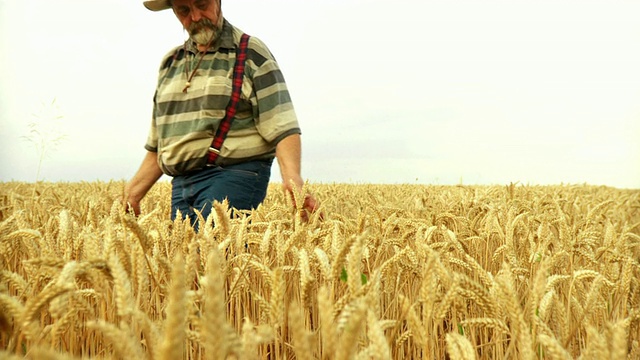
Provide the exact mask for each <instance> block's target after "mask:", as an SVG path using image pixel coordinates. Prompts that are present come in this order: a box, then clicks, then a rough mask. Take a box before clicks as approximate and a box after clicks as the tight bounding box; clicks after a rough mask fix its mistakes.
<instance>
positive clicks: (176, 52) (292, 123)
mask: <svg viewBox="0 0 640 360" xmlns="http://www.w3.org/2000/svg"><path fill="white" fill-rule="evenodd" d="M241 36H242V31H240V30H239V29H238V28H236V27H234V26H233V25H231V24H230V23H229V22H227V21H226V20H224V25H223V29H222V33H221V35H220V37H219V38H218V39H217V40H216V41H215V42H214V44H213V45H212V46H211V47H210V49H209V51H208V52H207V53H206V54H205V56H204V58H203V59H202V62H201V63H200V66H199V67H198V69H197V70H196V73H195V76H193V78H192V80H191V82H190V83H191V85H190V87H189V88H188V91H187V92H186V93H184V92H183V91H182V90H183V89H184V87H185V84H186V82H187V77H188V75H187V74H186V71H185V64H188V65H187V69H188V70H189V75H191V72H192V71H193V69H194V68H195V66H196V64H197V62H198V60H199V59H200V54H199V53H198V50H197V49H196V47H195V45H194V44H193V43H192V42H189V43H188V45H187V46H186V51H185V48H184V46H179V47H176V48H174V49H173V50H171V51H170V52H169V53H168V54H167V55H166V56H165V57H164V59H163V60H162V64H161V67H160V72H159V76H158V85H157V88H156V93H155V96H154V101H153V119H152V124H151V130H150V131H149V136H148V138H147V142H146V144H145V149H147V150H148V151H151V152H157V153H158V164H159V165H160V168H161V169H162V171H163V172H164V173H165V174H167V175H170V176H176V175H182V174H185V173H188V172H191V171H194V170H198V169H201V168H203V167H204V166H205V164H206V157H207V150H208V148H209V145H210V144H211V141H212V140H213V137H214V135H215V132H216V129H217V127H218V125H219V124H220V121H221V120H222V118H224V114H225V108H226V106H227V104H228V102H229V98H230V96H231V87H232V86H231V83H232V77H233V66H234V64H235V58H236V52H235V51H236V50H235V49H236V48H237V47H238V45H239V43H240V37H241ZM299 133H300V127H299V125H298V120H297V117H296V114H295V111H294V108H293V104H292V103H291V98H290V96H289V91H288V89H287V86H286V84H285V81H284V77H283V76H282V73H281V71H280V68H279V67H278V64H277V62H276V61H275V59H274V57H273V55H272V54H271V52H270V51H269V49H268V48H267V47H266V45H265V44H264V43H263V42H262V41H260V40H259V39H257V38H255V37H251V38H250V40H249V45H248V49H247V60H246V64H245V72H244V79H243V84H242V95H241V99H240V102H239V105H238V111H237V113H236V116H235V119H234V120H233V123H232V125H231V129H230V130H229V133H228V135H227V138H226V140H225V141H224V143H223V145H222V149H220V150H221V151H220V156H219V157H218V160H217V161H216V164H218V165H230V164H236V163H241V162H244V161H249V160H260V159H264V160H270V159H273V158H274V157H275V148H276V145H277V143H278V142H279V141H280V140H282V139H283V138H285V137H287V136H289V135H292V134H299Z"/></svg>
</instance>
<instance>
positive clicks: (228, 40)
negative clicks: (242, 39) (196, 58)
mask: <svg viewBox="0 0 640 360" xmlns="http://www.w3.org/2000/svg"><path fill="white" fill-rule="evenodd" d="M235 48H236V43H235V41H234V39H233V26H232V25H231V24H230V23H229V22H228V21H227V19H223V22H222V32H221V33H220V36H218V38H217V39H216V40H215V41H214V42H213V44H211V46H210V47H209V50H207V52H209V53H213V52H217V51H218V50H219V49H235ZM187 51H189V52H192V53H194V54H197V53H198V52H199V51H198V48H197V47H196V43H195V42H194V41H193V40H190V41H188V42H187Z"/></svg>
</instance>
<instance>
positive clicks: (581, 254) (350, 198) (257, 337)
mask: <svg viewBox="0 0 640 360" xmlns="http://www.w3.org/2000/svg"><path fill="white" fill-rule="evenodd" d="M306 186H307V187H308V189H309V190H311V191H313V192H314V194H315V195H316V197H317V198H318V199H320V200H321V202H322V205H321V210H322V212H323V213H324V215H325V216H324V219H320V217H319V216H318V215H317V214H316V215H314V216H312V217H311V219H310V221H309V222H308V223H305V222H302V221H301V217H300V214H297V213H295V212H292V211H291V210H290V209H292V206H291V200H289V199H287V198H286V197H285V196H284V194H283V193H282V191H281V189H280V187H279V185H277V184H272V185H270V189H269V194H268V196H267V199H266V200H265V202H264V204H263V205H261V206H260V207H259V208H258V209H256V210H254V211H252V212H247V213H244V214H241V215H240V216H239V217H237V218H230V216H229V214H230V212H229V209H228V207H227V205H226V204H225V203H220V204H218V203H217V204H216V205H215V212H214V213H212V216H210V217H209V219H203V218H200V221H201V222H203V224H202V225H201V229H203V230H202V231H201V232H199V233H195V232H194V231H193V229H192V228H191V227H190V226H189V225H188V223H187V222H182V221H176V222H172V221H171V220H170V215H169V213H170V185H169V184H168V183H158V184H157V185H156V186H155V187H154V188H153V189H152V190H151V192H150V193H149V194H148V195H147V197H146V198H145V200H144V201H143V203H142V208H143V214H142V215H141V216H140V217H138V218H134V217H133V216H131V215H129V214H125V213H124V211H123V209H122V207H121V205H120V201H119V199H120V198H121V196H122V191H123V187H124V182H116V181H113V182H86V183H37V184H33V183H18V182H8V183H0V271H1V273H0V358H3V359H25V358H26V359H89V358H99V359H294V358H295V359H338V360H341V359H447V358H448V359H639V358H640V281H639V279H640V191H639V190H623V189H615V188H608V187H596V186H588V185H558V186H531V185H516V184H509V185H506V186H435V185H371V184H308V185H306Z"/></svg>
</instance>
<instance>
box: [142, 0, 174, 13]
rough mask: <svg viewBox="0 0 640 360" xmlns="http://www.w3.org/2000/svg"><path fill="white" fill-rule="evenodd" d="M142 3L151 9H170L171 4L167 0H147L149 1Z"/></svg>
mask: <svg viewBox="0 0 640 360" xmlns="http://www.w3.org/2000/svg"><path fill="white" fill-rule="evenodd" d="M143 4H144V7H146V8H147V9H149V10H151V11H160V10H167V9H171V4H170V3H169V0H149V1H145V2H143Z"/></svg>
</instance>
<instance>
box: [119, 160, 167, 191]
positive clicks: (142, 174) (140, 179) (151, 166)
mask: <svg viewBox="0 0 640 360" xmlns="http://www.w3.org/2000/svg"><path fill="white" fill-rule="evenodd" d="M161 176H162V170H161V169H160V167H159V166H158V160H157V153H155V152H147V154H146V155H145V157H144V159H143V160H142V164H141V165H140V168H139V169H138V172H136V174H135V175H134V176H133V178H132V179H131V181H129V183H128V184H127V185H126V187H125V193H126V194H127V201H129V202H131V203H138V202H140V200H142V198H143V197H144V196H145V195H146V194H147V192H148V191H149V189H151V187H152V186H153V184H155V183H156V181H158V179H159V178H160V177H161Z"/></svg>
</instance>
